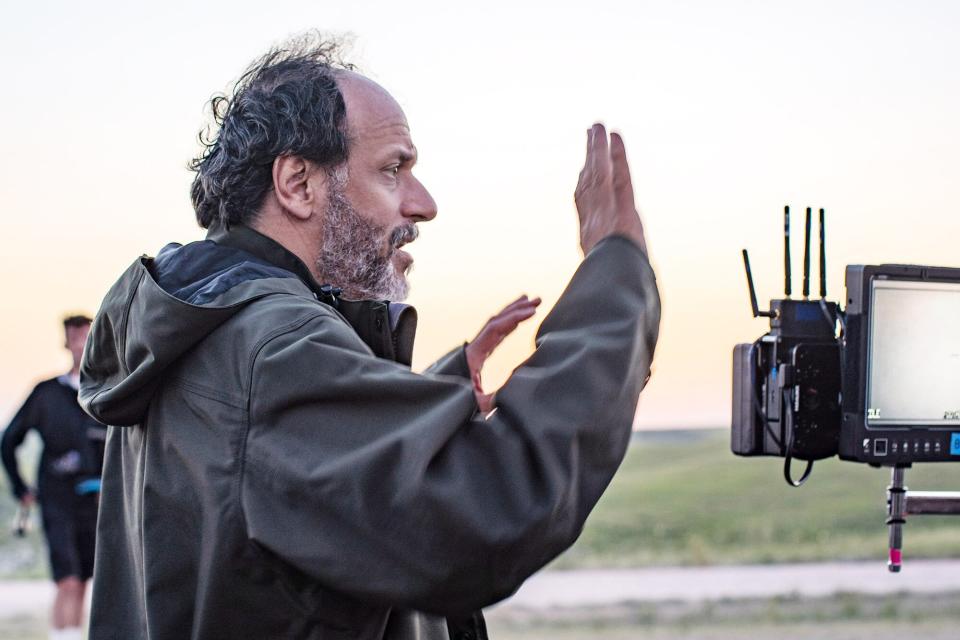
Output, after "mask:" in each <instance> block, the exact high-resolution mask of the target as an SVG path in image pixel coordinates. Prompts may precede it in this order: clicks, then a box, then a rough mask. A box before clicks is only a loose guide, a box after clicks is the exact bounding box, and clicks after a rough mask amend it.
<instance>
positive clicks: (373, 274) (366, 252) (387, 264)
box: [317, 180, 418, 302]
mask: <svg viewBox="0 0 960 640" xmlns="http://www.w3.org/2000/svg"><path fill="white" fill-rule="evenodd" d="M330 182H331V184H330V190H329V196H328V198H327V210H326V215H325V216H324V220H323V237H322V239H321V242H320V254H319V256H318V257H317V271H318V273H319V274H320V284H331V285H333V286H335V287H340V289H342V290H343V295H344V297H346V298H348V299H352V300H391V301H396V302H402V301H403V300H405V299H406V298H407V294H408V293H409V291H410V285H409V283H408V282H407V277H406V276H407V273H409V271H410V269H411V267H412V263H411V264H410V265H408V266H407V267H406V268H405V269H404V270H403V271H402V272H400V271H398V270H397V268H396V266H395V264H394V260H393V258H394V255H395V254H396V252H397V248H398V246H399V245H401V244H406V243H408V242H413V241H414V240H416V239H417V235H418V231H417V227H416V226H415V225H413V224H412V223H410V224H404V225H400V226H399V227H396V228H395V229H393V231H390V232H388V231H387V227H386V226H381V225H377V224H374V223H373V222H371V221H369V220H367V219H366V218H364V217H363V216H362V215H360V213H359V212H358V211H357V210H356V209H355V208H354V207H353V205H352V204H351V203H350V200H348V199H347V196H346V194H345V193H344V190H343V184H342V183H339V181H336V180H331V181H330ZM387 238H389V245H387V243H386V242H385V240H386V239H387ZM385 245H387V246H389V249H388V250H387V252H386V253H384V246H385Z"/></svg>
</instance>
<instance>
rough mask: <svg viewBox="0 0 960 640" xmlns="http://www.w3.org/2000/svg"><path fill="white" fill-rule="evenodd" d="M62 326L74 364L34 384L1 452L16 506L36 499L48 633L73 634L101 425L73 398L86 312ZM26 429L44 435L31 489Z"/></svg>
mask: <svg viewBox="0 0 960 640" xmlns="http://www.w3.org/2000/svg"><path fill="white" fill-rule="evenodd" d="M63 329H64V333H65V337H66V343H65V345H64V346H66V348H67V349H68V350H69V351H70V355H71V356H72V357H73V366H72V367H71V368H70V371H69V372H68V373H65V374H64V375H61V376H58V377H56V378H52V379H50V380H45V381H43V382H41V383H40V384H38V385H37V386H36V387H34V389H33V391H32V392H31V393H30V396H29V397H28V398H27V401H26V402H25V403H24V404H23V406H22V407H21V408H20V410H19V411H18V412H17V414H16V416H14V418H13V421H12V422H11V423H10V425H9V426H8V427H7V428H6V430H5V431H4V432H3V439H2V441H0V452H2V458H3V466H4V468H5V469H6V472H7V476H8V477H9V478H10V486H11V488H12V489H13V495H14V496H15V497H16V499H17V500H18V501H19V502H20V508H21V509H23V510H24V511H26V510H29V509H30V507H31V506H32V505H33V504H34V502H38V503H39V504H40V512H41V515H42V518H43V531H44V534H45V535H46V539H47V547H48V550H49V553H50V569H51V572H52V573H53V580H54V582H56V585H57V593H56V597H55V598H54V601H53V612H52V616H51V627H52V628H51V632H50V637H51V638H54V639H57V638H61V639H63V640H71V639H76V640H80V637H81V627H82V624H83V611H84V607H83V600H84V594H85V593H86V586H87V581H88V580H89V579H90V577H91V576H92V575H93V556H94V538H95V534H96V528H97V490H98V489H99V482H100V481H99V478H100V469H101V467H102V466H103V446H104V439H105V437H106V432H107V430H106V427H104V426H103V425H101V424H99V423H97V422H95V421H94V420H93V419H91V418H90V417H89V416H88V415H87V414H85V413H84V412H83V410H82V409H81V408H80V405H79V404H78V403H77V388H78V387H79V383H80V358H81V356H82V354H83V345H84V344H85V343H86V341H87V334H88V333H89V332H90V318H88V317H86V316H70V317H68V318H66V319H65V320H64V321H63ZM31 429H35V430H36V431H37V433H38V434H39V435H40V438H41V440H42V441H43V453H42V454H41V456H40V465H39V469H38V471H37V491H36V494H35V493H34V492H33V491H32V490H31V489H30V488H28V487H27V485H26V483H25V482H24V480H23V477H22V476H21V475H20V469H19V468H18V465H17V456H16V452H17V448H18V447H19V446H20V445H21V443H23V439H24V437H26V435H27V433H28V432H29V431H30V430H31Z"/></svg>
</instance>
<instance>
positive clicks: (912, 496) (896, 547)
mask: <svg viewBox="0 0 960 640" xmlns="http://www.w3.org/2000/svg"><path fill="white" fill-rule="evenodd" d="M906 470H907V467H901V466H897V467H894V468H893V472H892V473H891V478H890V486H889V487H887V526H889V527H890V559H889V560H888V561H887V569H888V570H889V571H891V572H893V573H897V572H899V571H900V569H901V568H902V566H903V553H902V548H903V525H905V524H906V523H907V521H906V517H907V516H908V515H910V516H923V515H937V516H944V515H950V516H955V515H960V491H908V489H907V486H906V485H905V484H904V483H903V481H904V476H905V475H906Z"/></svg>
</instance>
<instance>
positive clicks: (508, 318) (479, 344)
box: [466, 295, 540, 413]
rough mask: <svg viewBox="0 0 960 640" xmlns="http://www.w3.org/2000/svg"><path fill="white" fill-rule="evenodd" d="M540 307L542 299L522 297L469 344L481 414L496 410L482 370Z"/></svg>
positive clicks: (468, 356) (492, 319) (469, 356)
mask: <svg viewBox="0 0 960 640" xmlns="http://www.w3.org/2000/svg"><path fill="white" fill-rule="evenodd" d="M539 304H540V298H533V299H530V298H527V296H526V295H522V296H520V297H519V298H517V299H516V300H514V301H513V302H511V303H510V304H508V305H507V306H506V307H504V308H503V310H502V311H500V313H498V314H497V315H495V316H493V317H492V318H490V319H489V320H487V323H486V324H485V325H483V328H482V329H480V333H478V334H477V337H476V338H474V339H473V340H471V341H470V342H469V343H468V344H467V347H466V352H467V367H469V369H470V379H471V380H473V393H474V394H475V395H476V397H477V406H479V407H480V411H482V412H484V413H487V412H489V411H492V410H493V396H494V394H492V393H484V392H483V385H482V384H481V382H480V370H481V369H482V368H483V364H484V363H485V362H486V361H487V358H488V357H490V354H491V353H493V350H494V349H496V348H497V347H498V346H500V343H501V342H503V339H504V338H506V337H507V336H508V335H510V334H511V333H513V331H514V329H516V328H517V326H518V325H519V324H520V323H521V322H523V321H524V320H526V319H528V318H530V317H532V316H533V314H534V313H536V311H537V306H539Z"/></svg>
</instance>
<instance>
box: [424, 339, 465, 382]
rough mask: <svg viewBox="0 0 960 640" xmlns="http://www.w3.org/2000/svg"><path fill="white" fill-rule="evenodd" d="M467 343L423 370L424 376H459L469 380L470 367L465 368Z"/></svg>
mask: <svg viewBox="0 0 960 640" xmlns="http://www.w3.org/2000/svg"><path fill="white" fill-rule="evenodd" d="M466 349H467V343H463V344H462V345H460V346H459V347H457V348H456V349H454V350H452V351H450V352H449V353H447V354H446V355H444V356H443V357H442V358H440V359H439V360H437V361H436V362H434V363H433V364H432V365H430V366H429V367H427V368H426V369H425V370H424V373H425V374H433V375H445V376H460V377H461V378H466V379H467V380H469V379H470V367H468V366H467V351H466Z"/></svg>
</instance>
